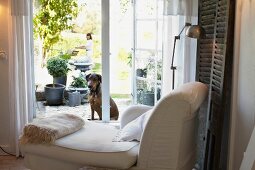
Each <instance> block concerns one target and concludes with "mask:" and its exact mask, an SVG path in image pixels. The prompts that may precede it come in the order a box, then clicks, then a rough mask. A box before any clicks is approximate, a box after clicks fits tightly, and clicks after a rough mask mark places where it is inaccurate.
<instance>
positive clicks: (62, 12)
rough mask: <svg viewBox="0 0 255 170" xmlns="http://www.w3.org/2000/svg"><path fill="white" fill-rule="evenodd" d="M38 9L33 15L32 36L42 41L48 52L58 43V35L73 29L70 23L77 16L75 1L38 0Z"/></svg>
mask: <svg viewBox="0 0 255 170" xmlns="http://www.w3.org/2000/svg"><path fill="white" fill-rule="evenodd" d="M39 3H40V7H39V10H38V12H37V13H36V14H35V17H34V19H33V21H34V34H35V36H39V37H40V38H41V40H42V41H43V49H44V50H46V51H48V50H49V49H50V48H51V47H52V45H53V44H55V43H56V42H58V41H59V39H60V33H61V32H62V31H63V30H68V29H71V28H72V27H73V25H72V23H71V21H72V19H73V18H75V17H76V16H77V13H78V5H77V0H39Z"/></svg>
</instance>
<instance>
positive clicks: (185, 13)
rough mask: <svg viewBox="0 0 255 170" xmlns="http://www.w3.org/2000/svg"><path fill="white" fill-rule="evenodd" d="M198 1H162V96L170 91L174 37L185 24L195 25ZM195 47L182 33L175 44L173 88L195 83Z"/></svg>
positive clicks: (193, 42)
mask: <svg viewBox="0 0 255 170" xmlns="http://www.w3.org/2000/svg"><path fill="white" fill-rule="evenodd" d="M197 12H198V0H164V33H163V34H164V40H163V41H164V43H163V78H162V95H164V94H167V93H168V92H169V91H170V90H171V89H172V70H170V63H171V57H172V52H173V45H174V36H176V35H178V34H179V32H180V31H181V29H182V27H183V26H184V25H185V23H186V22H189V23H191V24H192V25H195V24H197V19H198V17H197V15H198V13H197ZM196 47H197V41H196V40H195V39H191V38H188V37H185V32H183V33H182V35H181V38H180V40H177V42H176V49H175V57H174V65H175V66H177V70H176V73H175V88H176V87H178V86H179V85H181V84H183V83H185V82H190V81H195V74H196V70H195V69H196Z"/></svg>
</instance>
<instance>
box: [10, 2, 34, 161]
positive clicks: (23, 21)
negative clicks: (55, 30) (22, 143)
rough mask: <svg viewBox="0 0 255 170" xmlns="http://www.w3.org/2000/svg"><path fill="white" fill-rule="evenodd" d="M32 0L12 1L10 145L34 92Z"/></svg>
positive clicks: (25, 117)
mask: <svg viewBox="0 0 255 170" xmlns="http://www.w3.org/2000/svg"><path fill="white" fill-rule="evenodd" d="M32 4H33V3H32V0H12V1H11V3H10V5H11V20H12V21H11V29H10V44H9V47H10V51H9V53H10V59H9V71H10V96H11V98H10V110H11V120H12V121H13V122H12V125H13V126H12V128H11V131H12V133H11V134H12V136H11V141H13V144H12V145H13V148H15V151H16V156H18V155H19V154H20V153H19V147H18V139H19V136H20V134H21V133H22V129H23V127H24V125H25V124H26V123H28V122H29V121H31V120H32V119H33V114H34V108H35V107H34V104H35V102H34V101H35V91H34V89H35V88H34V75H33V74H34V69H33V63H34V61H33V29H32V6H33V5H32Z"/></svg>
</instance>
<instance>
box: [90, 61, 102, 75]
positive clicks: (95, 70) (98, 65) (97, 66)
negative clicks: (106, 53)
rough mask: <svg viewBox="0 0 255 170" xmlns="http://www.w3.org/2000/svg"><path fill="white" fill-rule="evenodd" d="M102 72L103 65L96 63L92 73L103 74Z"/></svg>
mask: <svg viewBox="0 0 255 170" xmlns="http://www.w3.org/2000/svg"><path fill="white" fill-rule="evenodd" d="M101 71H102V64H101V63H95V66H94V67H93V68H92V72H93V73H98V74H101Z"/></svg>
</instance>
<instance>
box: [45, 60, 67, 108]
mask: <svg viewBox="0 0 255 170" xmlns="http://www.w3.org/2000/svg"><path fill="white" fill-rule="evenodd" d="M47 69H48V73H49V74H50V75H51V76H52V77H53V84H47V85H46V86H45V87H44V94H45V98H46V102H47V104H48V105H60V104H62V103H63V98H64V89H65V84H66V76H67V73H68V71H69V70H70V69H69V68H68V64H67V61H66V60H64V59H62V58H60V57H52V58H50V59H49V60H48V61H47Z"/></svg>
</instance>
